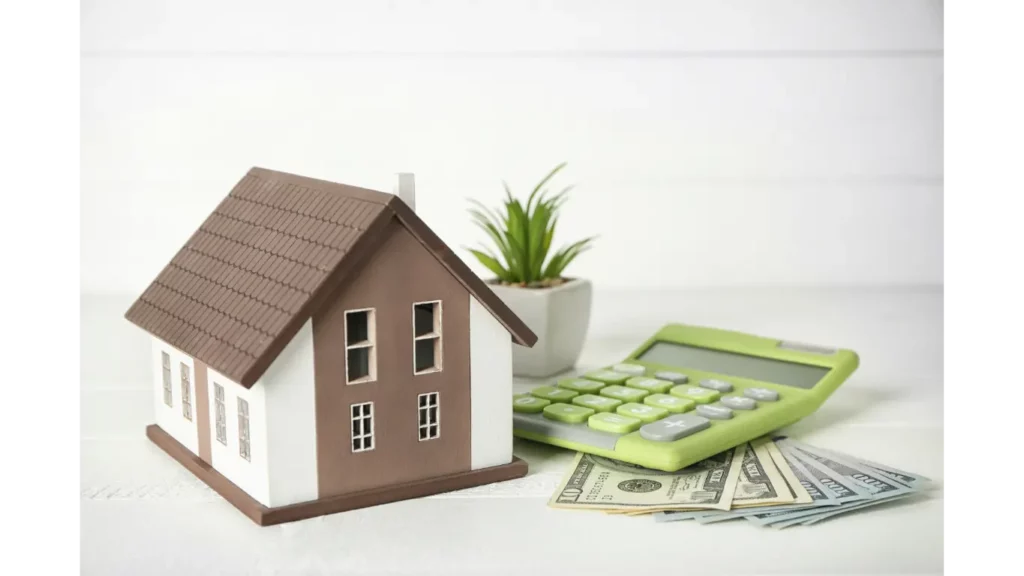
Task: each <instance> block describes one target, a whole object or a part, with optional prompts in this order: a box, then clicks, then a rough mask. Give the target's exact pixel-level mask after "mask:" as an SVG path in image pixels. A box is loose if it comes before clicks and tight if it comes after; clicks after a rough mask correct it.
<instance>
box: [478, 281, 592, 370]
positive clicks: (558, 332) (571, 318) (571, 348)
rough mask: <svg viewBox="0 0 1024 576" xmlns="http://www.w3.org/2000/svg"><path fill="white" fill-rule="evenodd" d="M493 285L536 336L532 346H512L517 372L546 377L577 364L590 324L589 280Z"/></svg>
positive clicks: (513, 361) (513, 362) (590, 292)
mask: <svg viewBox="0 0 1024 576" xmlns="http://www.w3.org/2000/svg"><path fill="white" fill-rule="evenodd" d="M490 288H491V289H492V290H494V293H495V294H497V295H498V296H499V297H500V298H501V299H502V300H503V301H504V302H505V304H507V305H508V307H509V308H511V309H512V311H513V312H515V313H516V315H517V316H519V318H521V319H522V321H523V322H525V323H526V325H527V326H529V327H530V330H533V333H534V334H536V335H537V343H536V344H534V345H533V347H532V348H527V347H525V346H513V347H512V372H513V374H514V375H516V376H526V377H531V378H546V377H548V376H553V375H555V374H558V373H561V372H565V371H567V370H570V369H571V368H572V367H573V366H575V365H576V361H577V360H578V359H579V357H580V352H581V351H582V350H583V341H584V339H585V338H586V336H587V328H588V327H589V326H590V304H591V298H592V289H591V284H590V281H589V280H582V279H579V278H574V279H571V280H569V281H568V282H566V283H565V284H561V285H559V286H555V287H553V288H517V287H513V286H501V285H497V284H492V285H491V286H490Z"/></svg>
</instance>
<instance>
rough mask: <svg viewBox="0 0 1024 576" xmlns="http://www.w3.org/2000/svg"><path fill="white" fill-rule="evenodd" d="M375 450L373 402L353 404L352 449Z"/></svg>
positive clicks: (356, 450)
mask: <svg viewBox="0 0 1024 576" xmlns="http://www.w3.org/2000/svg"><path fill="white" fill-rule="evenodd" d="M367 450H373V402H363V403H362V404H353V405H352V451H353V452H366V451H367Z"/></svg>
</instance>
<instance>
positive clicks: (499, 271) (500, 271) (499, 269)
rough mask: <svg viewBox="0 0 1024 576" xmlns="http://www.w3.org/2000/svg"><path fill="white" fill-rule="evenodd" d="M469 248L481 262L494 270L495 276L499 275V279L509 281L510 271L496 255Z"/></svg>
mask: <svg viewBox="0 0 1024 576" xmlns="http://www.w3.org/2000/svg"><path fill="white" fill-rule="evenodd" d="M468 250H469V251H470V252H471V253H472V254H473V256H476V259H477V260H479V261H480V263H481V264H483V265H484V266H486V267H487V269H488V270H490V271H491V272H494V274H495V276H497V277H498V279H499V280H501V281H503V282H508V281H509V278H510V275H509V273H508V270H506V269H505V268H504V267H503V266H502V265H501V264H500V263H499V262H498V261H497V260H496V259H495V258H494V256H491V255H490V254H484V253H483V252H481V251H479V250H474V249H472V248H469V249H468Z"/></svg>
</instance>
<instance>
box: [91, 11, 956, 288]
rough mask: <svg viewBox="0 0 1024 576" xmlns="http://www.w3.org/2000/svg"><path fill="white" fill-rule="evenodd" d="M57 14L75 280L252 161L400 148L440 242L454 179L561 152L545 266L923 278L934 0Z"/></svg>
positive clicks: (608, 280) (377, 177)
mask: <svg viewBox="0 0 1024 576" xmlns="http://www.w3.org/2000/svg"><path fill="white" fill-rule="evenodd" d="M82 20H83V22H82V131H81V134H82V285H83V289H84V290H87V291H96V290H103V291H107V290H110V291H129V292H137V291H140V290H142V289H143V288H144V287H145V285H146V284H147V283H148V282H149V281H150V280H151V279H152V278H153V277H154V276H155V275H156V273H157V272H158V271H159V270H160V268H161V267H162V266H163V265H164V264H165V263H166V261H167V260H168V259H169V258H170V257H171V256H172V255H173V253H174V251H175V250H177V249H178V247H180V245H181V244H182V243H183V242H184V241H185V239H186V238H187V236H188V235H189V234H190V233H191V232H192V231H193V230H194V229H195V228H196V227H197V226H198V224H199V223H200V222H201V221H202V219H203V218H204V217H205V216H206V215H207V213H208V212H209V211H210V210H212V209H213V207H214V206H215V205H216V203H217V202H218V201H219V200H220V199H221V197H222V196H223V195H225V194H226V193H227V192H228V190H229V189H230V188H231V187H232V185H233V184H234V183H235V182H236V181H237V180H238V179H239V178H240V177H241V176H242V175H243V174H244V173H245V171H246V170H248V168H249V167H251V166H253V165H260V166H264V167H268V168H275V169H280V170H285V171H292V172H298V173H301V174H304V175H308V176H312V177H319V178H325V179H335V180H339V181H343V182H348V183H353V184H362V185H370V186H374V185H377V186H384V185H387V183H388V182H389V180H388V175H389V174H391V173H393V172H396V171H413V172H415V173H416V175H417V209H418V211H419V212H420V214H421V215H422V216H423V217H424V218H425V219H426V220H427V222H428V223H430V224H431V226H432V227H433V228H434V230H435V231H436V232H437V233H438V234H439V235H440V236H441V237H442V238H443V239H444V240H445V241H446V242H448V243H449V244H450V245H451V246H453V247H454V248H456V249H458V247H460V246H463V245H468V244H473V243H475V242H476V241H478V240H482V235H481V234H480V233H478V232H477V231H476V230H475V229H474V228H473V227H472V225H471V224H470V221H469V219H468V217H467V215H466V213H465V211H464V208H465V206H466V203H465V199H466V198H467V197H475V198H478V199H480V200H482V201H484V202H487V203H494V202H497V201H498V200H499V199H500V194H501V192H500V191H501V183H500V182H501V179H503V178H504V179H506V180H508V182H509V183H510V185H511V186H512V187H513V189H514V190H516V191H520V192H523V191H525V190H526V189H527V187H528V186H530V185H532V184H533V183H534V182H535V181H536V180H537V179H538V178H539V177H540V176H542V175H543V173H545V172H546V170H547V169H548V168H550V167H552V166H554V165H555V164H556V163H558V162H559V161H562V160H566V161H568V162H569V167H568V169H567V171H566V173H565V175H564V180H563V181H564V182H565V183H576V184H578V189H577V190H576V192H575V193H574V196H573V198H572V200H571V201H570V203H569V204H568V205H567V206H566V212H565V214H564V216H563V219H562V221H561V228H560V230H559V237H560V238H561V239H562V240H563V241H570V240H574V239H576V238H577V237H579V236H582V235H586V234H600V235H601V239H600V241H599V243H598V244H597V245H596V247H595V250H594V251H593V252H591V253H590V254H587V255H585V256H583V257H581V259H580V260H579V261H578V263H577V264H576V265H575V266H574V267H573V268H572V269H571V270H570V272H571V273H573V274H575V275H581V276H587V277H590V278H592V279H594V280H595V282H596V284H597V286H598V288H599V289H600V288H626V287H634V286H658V287H673V286H720V285H742V284H746V285H749V284H808V285H822V284H826V285H831V284H884V285H892V284H897V285H899V284H941V282H942V183H943V173H942V83H943V76H942V3H941V2H940V1H936V0H932V1H928V0H772V1H765V0H715V1H712V0H707V1H671V0H634V1H630V2H623V1H613V0H563V1H541V0H519V1H516V2H501V3H498V2H469V1H466V0H461V1H449V2H439V1H428V0H418V1H399V0H392V1H374V2H370V1H360V2H329V1H326V0H325V1H314V0H294V1H289V2H280V1H278V2H269V1H263V0H259V1H256V0H248V1H245V2H242V1H239V0H231V1H217V2H211V1H209V0H173V1H172V0H166V1H140V0H84V1H83V3H82ZM388 189H389V188H388ZM463 256H464V257H465V255H464V254H463ZM627 260H628V261H629V262H630V265H628V266H624V265H623V262H624V261H627ZM467 261H468V260H467ZM471 265H473V267H474V269H476V270H478V271H479V270H481V269H480V268H479V267H478V266H476V265H475V263H474V262H471ZM627 270H629V271H630V272H629V273H626V271H627ZM633 271H635V272H633Z"/></svg>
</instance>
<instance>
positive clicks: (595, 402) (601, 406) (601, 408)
mask: <svg viewBox="0 0 1024 576" xmlns="http://www.w3.org/2000/svg"><path fill="white" fill-rule="evenodd" d="M572 403H573V404H575V405H577V406H583V407H584V408H592V409H594V410H596V411H598V412H611V411H612V410H614V409H615V408H616V407H617V406H618V405H619V404H622V402H621V401H619V400H616V399H614V398H607V397H605V396H594V395H593V394H583V395H581V396H577V397H575V398H573V399H572Z"/></svg>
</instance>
